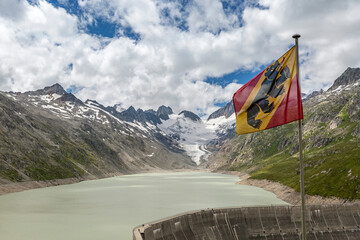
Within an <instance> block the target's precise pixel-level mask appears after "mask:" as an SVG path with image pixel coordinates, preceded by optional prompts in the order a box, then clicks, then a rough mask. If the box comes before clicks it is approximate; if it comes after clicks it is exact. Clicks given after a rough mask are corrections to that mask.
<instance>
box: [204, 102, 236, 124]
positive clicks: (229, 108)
mask: <svg viewBox="0 0 360 240" xmlns="http://www.w3.org/2000/svg"><path fill="white" fill-rule="evenodd" d="M234 112H235V110H234V104H233V102H232V101H230V102H228V103H227V104H226V105H225V106H224V107H222V108H220V109H218V110H216V111H215V112H213V113H212V114H210V116H209V118H208V120H210V119H214V118H218V117H221V116H225V118H228V117H230V116H231V115H232V114H234Z"/></svg>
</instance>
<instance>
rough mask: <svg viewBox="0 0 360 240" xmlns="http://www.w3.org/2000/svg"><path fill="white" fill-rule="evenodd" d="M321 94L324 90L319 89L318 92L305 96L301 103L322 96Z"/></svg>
mask: <svg viewBox="0 0 360 240" xmlns="http://www.w3.org/2000/svg"><path fill="white" fill-rule="evenodd" d="M323 93H324V90H323V89H320V91H313V92H312V93H310V94H309V95H307V96H306V97H305V99H303V101H304V102H305V101H307V100H309V99H310V98H313V97H316V96H318V95H320V94H323Z"/></svg>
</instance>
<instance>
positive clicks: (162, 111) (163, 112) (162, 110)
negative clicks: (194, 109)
mask: <svg viewBox="0 0 360 240" xmlns="http://www.w3.org/2000/svg"><path fill="white" fill-rule="evenodd" d="M155 114H156V116H158V117H159V118H161V119H163V120H168V119H169V115H170V114H173V110H172V109H171V108H170V107H165V106H164V105H162V106H160V107H159V108H158V110H157V111H156V113H155Z"/></svg>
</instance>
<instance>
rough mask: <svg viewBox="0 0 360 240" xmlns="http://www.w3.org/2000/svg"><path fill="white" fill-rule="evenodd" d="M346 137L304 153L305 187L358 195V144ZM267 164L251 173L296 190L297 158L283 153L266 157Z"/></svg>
mask: <svg viewBox="0 0 360 240" xmlns="http://www.w3.org/2000/svg"><path fill="white" fill-rule="evenodd" d="M359 144H360V142H358V141H345V142H340V143H336V144H332V145H330V146H327V147H324V148H321V149H318V150H316V151H313V152H312V153H311V154H305V158H304V164H305V186H306V187H305V191H306V193H307V194H310V195H321V196H336V197H340V198H345V199H360V176H359V175H360V148H359V147H358V146H359ZM264 162H266V166H265V167H263V168H261V169H257V170H255V171H253V172H252V173H251V176H252V178H254V179H269V180H272V181H276V182H281V183H283V184H285V185H287V186H289V187H292V188H294V189H295V190H296V191H299V188H300V186H299V159H298V157H294V156H287V155H285V154H282V155H277V156H274V157H270V158H268V159H265V160H264Z"/></svg>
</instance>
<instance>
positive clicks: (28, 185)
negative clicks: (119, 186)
mask: <svg viewBox="0 0 360 240" xmlns="http://www.w3.org/2000/svg"><path fill="white" fill-rule="evenodd" d="M200 171H202V170H200V169H199V170H198V169H171V170H169V169H144V170H142V171H139V172H136V173H120V172H118V173H108V174H105V175H102V176H94V175H88V176H84V177H82V178H63V179H53V180H46V181H27V182H12V183H5V184H0V196H2V195H5V194H10V193H16V192H22V191H26V190H32V189H37V188H46V187H54V186H59V185H69V184H75V183H79V182H83V181H91V180H99V179H104V178H111V177H118V176H124V175H133V174H141V173H168V172H200ZM203 172H205V170H204V171H203ZM208 172H209V171H208Z"/></svg>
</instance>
